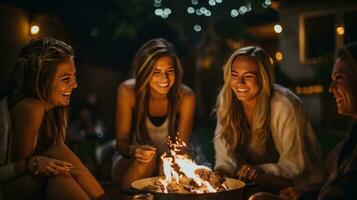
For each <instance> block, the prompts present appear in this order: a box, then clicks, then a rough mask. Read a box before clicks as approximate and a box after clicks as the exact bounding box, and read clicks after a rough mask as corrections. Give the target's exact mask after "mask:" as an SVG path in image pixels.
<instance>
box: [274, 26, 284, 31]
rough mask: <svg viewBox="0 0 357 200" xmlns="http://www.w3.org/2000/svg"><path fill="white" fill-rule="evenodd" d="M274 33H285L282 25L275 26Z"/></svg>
mask: <svg viewBox="0 0 357 200" xmlns="http://www.w3.org/2000/svg"><path fill="white" fill-rule="evenodd" d="M274 31H275V33H281V32H282V31H283V27H282V26H281V25H280V24H275V25H274Z"/></svg>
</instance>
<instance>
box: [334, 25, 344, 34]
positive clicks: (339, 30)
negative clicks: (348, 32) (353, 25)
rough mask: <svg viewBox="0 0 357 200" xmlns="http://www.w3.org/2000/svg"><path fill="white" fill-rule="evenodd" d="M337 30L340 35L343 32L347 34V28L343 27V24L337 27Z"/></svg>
mask: <svg viewBox="0 0 357 200" xmlns="http://www.w3.org/2000/svg"><path fill="white" fill-rule="evenodd" d="M336 32H337V34H339V35H343V34H345V28H343V26H339V27H337V28H336Z"/></svg>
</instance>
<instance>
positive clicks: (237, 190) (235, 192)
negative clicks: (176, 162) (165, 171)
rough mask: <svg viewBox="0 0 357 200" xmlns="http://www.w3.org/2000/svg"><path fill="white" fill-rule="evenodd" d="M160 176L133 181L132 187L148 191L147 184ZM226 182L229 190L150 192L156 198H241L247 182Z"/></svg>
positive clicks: (150, 183) (182, 199) (169, 199)
mask: <svg viewBox="0 0 357 200" xmlns="http://www.w3.org/2000/svg"><path fill="white" fill-rule="evenodd" d="M158 178H159V177H150V178H144V179H140V180H137V181H134V182H133V183H131V187H132V188H133V189H134V190H137V191H138V192H143V193H144V192H148V191H144V190H143V189H142V188H144V187H145V186H147V185H153V184H154V182H155V181H156V180H157V179H158ZM225 183H226V184H227V187H228V191H221V192H211V193H204V194H191V193H189V194H183V193H162V192H150V193H152V194H153V195H154V199H155V200H201V199H202V200H231V199H234V200H239V199H241V197H242V195H243V191H244V190H243V189H244V187H245V183H244V182H242V181H240V180H237V179H233V178H226V181H225Z"/></svg>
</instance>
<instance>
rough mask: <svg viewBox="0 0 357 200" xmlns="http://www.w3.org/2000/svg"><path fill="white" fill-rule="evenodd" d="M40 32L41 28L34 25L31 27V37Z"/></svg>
mask: <svg viewBox="0 0 357 200" xmlns="http://www.w3.org/2000/svg"><path fill="white" fill-rule="evenodd" d="M39 32H40V26H38V25H37V24H34V25H32V26H31V29H30V33H31V35H37V34H38V33H39Z"/></svg>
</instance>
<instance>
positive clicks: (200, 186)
mask: <svg viewBox="0 0 357 200" xmlns="http://www.w3.org/2000/svg"><path fill="white" fill-rule="evenodd" d="M166 141H167V143H168V145H169V146H170V153H169V154H166V153H164V154H163V155H162V156H161V159H162V161H163V170H164V175H165V176H164V178H159V179H158V180H157V181H155V182H154V184H153V185H147V186H146V187H144V188H143V190H146V191H149V192H163V193H207V192H217V191H226V190H227V186H226V185H225V184H224V180H222V179H220V178H219V176H217V175H216V174H215V173H214V172H213V171H212V170H210V169H209V168H207V167H205V166H201V165H197V164H196V163H195V162H194V161H193V160H191V159H190V158H189V155H188V154H187V153H185V152H187V151H185V150H184V148H185V147H186V144H185V143H184V142H183V141H181V140H180V139H179V138H175V142H173V141H172V140H171V139H170V138H168V139H167V140H166Z"/></svg>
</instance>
